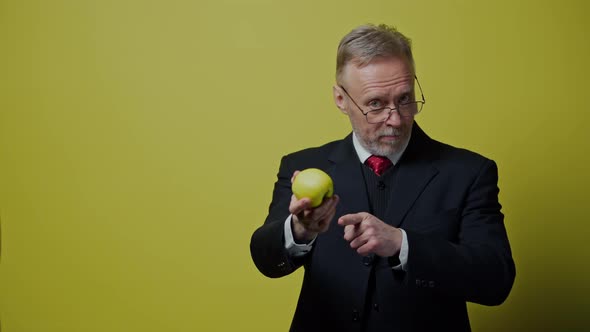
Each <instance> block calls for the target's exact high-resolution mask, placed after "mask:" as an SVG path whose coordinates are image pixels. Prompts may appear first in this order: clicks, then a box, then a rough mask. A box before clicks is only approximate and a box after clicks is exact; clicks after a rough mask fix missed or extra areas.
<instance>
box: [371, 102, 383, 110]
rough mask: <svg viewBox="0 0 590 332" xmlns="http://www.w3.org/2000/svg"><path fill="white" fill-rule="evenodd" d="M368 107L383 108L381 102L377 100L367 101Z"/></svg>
mask: <svg viewBox="0 0 590 332" xmlns="http://www.w3.org/2000/svg"><path fill="white" fill-rule="evenodd" d="M369 107H370V108H371V109H373V110H376V109H380V108H383V104H382V103H381V102H380V101H379V100H371V101H370V102H369Z"/></svg>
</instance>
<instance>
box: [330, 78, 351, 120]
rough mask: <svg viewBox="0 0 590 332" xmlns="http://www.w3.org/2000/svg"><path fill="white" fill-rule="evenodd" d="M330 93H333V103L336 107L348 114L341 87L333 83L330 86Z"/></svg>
mask: <svg viewBox="0 0 590 332" xmlns="http://www.w3.org/2000/svg"><path fill="white" fill-rule="evenodd" d="M332 93H333V94H334V103H335V104H336V107H338V109H340V111H341V112H342V113H344V114H348V112H347V108H346V100H345V96H344V91H342V88H341V87H339V86H338V85H334V86H333V87H332Z"/></svg>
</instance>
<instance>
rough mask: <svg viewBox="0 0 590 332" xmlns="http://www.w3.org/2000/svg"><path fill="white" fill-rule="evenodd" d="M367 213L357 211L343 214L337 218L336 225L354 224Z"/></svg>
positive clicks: (361, 219)
mask: <svg viewBox="0 0 590 332" xmlns="http://www.w3.org/2000/svg"><path fill="white" fill-rule="evenodd" d="M366 215H367V214H366V213H365V212H359V213H351V214H345V215H343V216H342V217H340V218H338V225H340V226H347V225H356V224H358V223H360V222H361V221H363V219H365V216H366Z"/></svg>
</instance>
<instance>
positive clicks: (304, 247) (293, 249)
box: [284, 214, 316, 257]
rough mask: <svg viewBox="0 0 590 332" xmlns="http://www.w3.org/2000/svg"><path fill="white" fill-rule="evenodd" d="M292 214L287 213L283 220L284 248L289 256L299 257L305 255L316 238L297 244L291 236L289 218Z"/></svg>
mask: <svg viewBox="0 0 590 332" xmlns="http://www.w3.org/2000/svg"><path fill="white" fill-rule="evenodd" d="M292 217H293V215H291V214H290V215H289V216H288V217H287V219H286V220H285V231H284V233H285V249H287V252H288V253H289V255H290V256H291V257H301V256H305V255H307V254H308V253H309V252H310V251H311V249H312V248H313V243H314V242H315V239H316V238H313V240H311V241H310V242H309V243H304V244H299V243H296V242H295V239H294V238H293V230H292V229H291V219H292Z"/></svg>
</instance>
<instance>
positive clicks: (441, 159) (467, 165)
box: [431, 140, 497, 174]
mask: <svg viewBox="0 0 590 332" xmlns="http://www.w3.org/2000/svg"><path fill="white" fill-rule="evenodd" d="M431 144H432V149H433V151H435V155H436V164H437V167H438V168H439V169H443V170H452V171H453V172H459V173H464V174H469V173H479V172H481V171H482V169H484V168H492V169H497V166H496V163H495V162H494V161H493V160H492V159H490V158H488V157H486V156H484V155H482V154H480V153H478V152H475V151H471V150H468V149H465V148H461V147H456V146H452V145H450V144H446V143H442V142H439V141H436V140H432V141H431Z"/></svg>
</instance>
